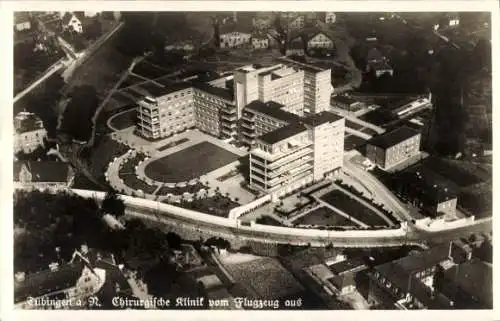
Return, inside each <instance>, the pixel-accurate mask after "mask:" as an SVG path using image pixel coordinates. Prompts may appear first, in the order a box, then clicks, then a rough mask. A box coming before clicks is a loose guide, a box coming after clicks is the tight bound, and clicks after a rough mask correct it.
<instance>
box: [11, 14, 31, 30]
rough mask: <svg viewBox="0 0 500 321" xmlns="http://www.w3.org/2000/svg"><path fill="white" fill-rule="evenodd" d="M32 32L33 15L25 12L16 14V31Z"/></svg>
mask: <svg viewBox="0 0 500 321" xmlns="http://www.w3.org/2000/svg"><path fill="white" fill-rule="evenodd" d="M29 30H31V14H30V13H29V12H25V11H18V12H14V31H29Z"/></svg>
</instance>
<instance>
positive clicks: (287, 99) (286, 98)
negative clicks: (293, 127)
mask: <svg viewBox="0 0 500 321" xmlns="http://www.w3.org/2000/svg"><path fill="white" fill-rule="evenodd" d="M303 88H304V72H303V71H302V70H298V69H295V68H286V67H283V66H281V65H280V67H279V68H276V69H275V70H270V71H267V72H264V73H261V74H259V99H260V100H261V101H263V102H268V101H275V102H277V103H279V104H282V105H284V106H285V107H284V110H286V111H289V112H291V113H293V114H296V115H303V113H304V112H303V109H304V89H303Z"/></svg>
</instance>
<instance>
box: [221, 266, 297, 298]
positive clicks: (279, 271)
mask: <svg viewBox="0 0 500 321" xmlns="http://www.w3.org/2000/svg"><path fill="white" fill-rule="evenodd" d="M221 259H223V258H221ZM223 260H224V259H223ZM244 261H245V262H242V263H235V264H234V263H230V259H229V260H228V261H227V263H226V264H225V267H226V269H227V270H228V271H229V273H230V274H231V275H232V276H233V278H234V279H235V280H236V282H238V283H241V284H242V285H243V286H244V287H245V288H247V289H248V290H249V292H250V294H251V295H252V298H253V299H279V298H284V297H290V296H292V295H294V294H297V293H299V292H301V291H303V287H302V286H301V285H300V284H299V283H298V282H297V280H295V278H294V277H293V276H292V275H291V274H290V272H288V271H287V270H286V269H285V268H284V267H283V266H282V265H281V264H280V263H279V262H278V261H277V260H276V259H273V258H266V257H262V258H261V257H259V258H256V259H254V260H244Z"/></svg>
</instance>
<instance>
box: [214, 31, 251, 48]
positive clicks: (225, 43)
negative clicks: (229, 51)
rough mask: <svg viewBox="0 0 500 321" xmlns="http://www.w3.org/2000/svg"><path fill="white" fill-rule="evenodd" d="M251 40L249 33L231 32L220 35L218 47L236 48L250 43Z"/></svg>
mask: <svg viewBox="0 0 500 321" xmlns="http://www.w3.org/2000/svg"><path fill="white" fill-rule="evenodd" d="M251 38H252V34H251V33H249V32H248V33H246V32H239V31H232V32H224V33H222V32H221V34H220V47H221V48H236V47H240V46H243V45H245V44H248V43H250V39H251Z"/></svg>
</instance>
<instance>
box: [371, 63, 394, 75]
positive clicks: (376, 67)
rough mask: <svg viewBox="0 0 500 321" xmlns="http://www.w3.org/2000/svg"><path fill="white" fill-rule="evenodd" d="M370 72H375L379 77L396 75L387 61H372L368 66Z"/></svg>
mask: <svg viewBox="0 0 500 321" xmlns="http://www.w3.org/2000/svg"><path fill="white" fill-rule="evenodd" d="M367 71H368V72H373V74H375V76H376V77H377V78H379V77H381V76H383V75H390V76H392V75H394V69H392V67H391V66H390V65H389V64H388V63H387V61H382V62H375V63H370V64H369V65H368V66H367Z"/></svg>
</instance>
